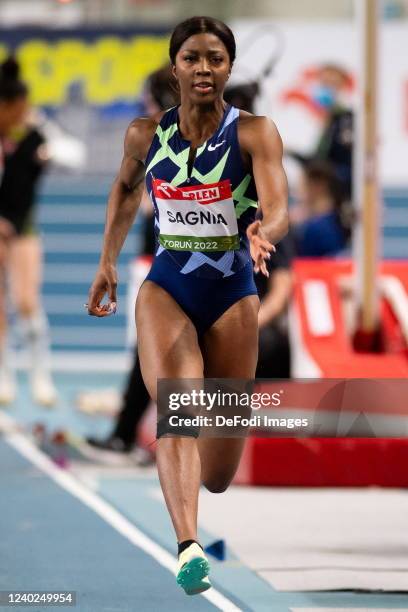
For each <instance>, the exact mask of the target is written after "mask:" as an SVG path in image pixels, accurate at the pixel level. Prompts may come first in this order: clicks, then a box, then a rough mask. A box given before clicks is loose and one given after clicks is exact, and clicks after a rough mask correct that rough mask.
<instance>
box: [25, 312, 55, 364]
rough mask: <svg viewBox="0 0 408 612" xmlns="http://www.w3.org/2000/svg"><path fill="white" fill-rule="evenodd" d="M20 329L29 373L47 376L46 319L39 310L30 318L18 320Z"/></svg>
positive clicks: (48, 349) (48, 351) (48, 352)
mask: <svg viewBox="0 0 408 612" xmlns="http://www.w3.org/2000/svg"><path fill="white" fill-rule="evenodd" d="M20 329H21V332H22V336H23V341H24V344H25V345H26V346H27V349H28V353H29V365H30V369H31V373H32V374H33V375H35V374H39V373H41V374H49V372H50V361H51V360H50V336H49V327H48V321H47V317H46V315H45V313H44V311H43V310H42V309H41V310H40V311H38V312H37V313H36V314H34V315H32V316H30V317H24V318H21V319H20Z"/></svg>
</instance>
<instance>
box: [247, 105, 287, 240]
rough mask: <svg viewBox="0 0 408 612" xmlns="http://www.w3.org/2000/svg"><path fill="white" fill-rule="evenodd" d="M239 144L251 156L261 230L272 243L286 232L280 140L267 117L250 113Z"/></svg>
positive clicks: (284, 179)
mask: <svg viewBox="0 0 408 612" xmlns="http://www.w3.org/2000/svg"><path fill="white" fill-rule="evenodd" d="M242 136H243V138H242V140H241V138H240V140H241V142H242V144H243V145H244V148H245V149H246V151H247V152H248V153H249V155H250V156H251V160H252V172H253V175H254V179H255V184H256V190H257V193H258V199H259V203H260V206H261V210H262V225H261V227H262V230H263V233H264V235H265V238H266V239H267V240H269V242H271V243H272V244H276V243H277V242H279V241H280V240H281V239H282V238H283V237H284V236H285V235H286V234H287V232H288V229H289V220H288V183H287V180H286V174H285V171H284V169H283V166H282V155H283V146H282V140H281V137H280V135H279V132H278V130H277V128H276V126H275V124H274V123H273V122H272V121H271V120H270V119H268V118H267V117H251V118H250V119H249V120H247V126H246V128H245V129H244V130H242Z"/></svg>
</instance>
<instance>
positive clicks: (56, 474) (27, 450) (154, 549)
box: [0, 413, 242, 612]
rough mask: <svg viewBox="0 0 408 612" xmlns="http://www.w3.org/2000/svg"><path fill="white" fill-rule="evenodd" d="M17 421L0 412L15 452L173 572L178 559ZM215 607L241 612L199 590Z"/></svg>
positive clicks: (0, 421)
mask: <svg viewBox="0 0 408 612" xmlns="http://www.w3.org/2000/svg"><path fill="white" fill-rule="evenodd" d="M16 429H17V424H16V422H15V421H14V420H13V419H12V418H11V417H9V416H8V415H5V414H1V413H0V431H3V432H4V434H5V435H4V439H5V441H6V442H7V443H8V444H9V445H10V446H12V447H13V448H14V449H15V450H16V451H17V452H19V453H20V454H21V455H23V457H25V458H26V459H27V460H28V461H29V462H30V463H32V464H33V465H35V466H36V467H37V468H38V469H39V470H41V471H42V472H44V474H46V475H47V476H49V477H50V478H51V479H52V480H53V481H54V482H56V483H57V484H58V485H59V486H60V487H61V488H62V489H64V490H65V491H67V492H68V493H70V494H71V495H73V496H74V497H76V498H77V499H79V500H80V501H81V502H82V503H83V504H84V505H85V506H88V508H90V509H91V510H93V511H94V512H95V513H96V514H98V515H99V516H100V517H101V518H102V519H103V520H104V521H105V522H106V523H108V524H109V525H110V526H111V527H113V528H114V529H115V530H116V531H118V532H119V533H120V534H121V535H123V536H124V537H125V538H126V539H127V540H129V542H131V543H132V544H134V545H135V546H137V547H138V548H140V549H142V550H143V551H144V552H145V553H146V554H148V555H150V556H151V557H153V558H154V559H155V560H156V561H157V562H158V563H159V564H160V565H161V566H163V567H164V568H166V569H167V570H169V572H171V573H172V574H173V575H175V573H176V569H177V562H176V560H175V558H174V557H173V556H172V555H171V554H170V553H169V552H167V550H166V549H164V548H162V547H161V546H160V545H159V544H157V543H156V542H154V541H153V540H151V539H150V538H149V537H148V536H147V535H145V534H144V533H143V532H142V531H140V530H139V529H138V528H137V527H136V526H135V525H133V523H131V522H130V521H129V520H128V519H127V518H125V517H124V516H123V515H122V514H121V513H120V512H119V511H118V510H116V508H114V507H113V506H111V504H109V503H108V502H107V501H105V500H104V499H102V498H101V497H99V495H97V494H96V493H94V492H93V491H90V490H89V489H87V488H86V486H85V485H83V484H82V483H81V482H79V481H78V480H76V479H75V478H74V476H72V474H70V473H69V472H66V471H63V470H62V469H61V468H59V467H57V466H56V465H55V464H54V463H53V462H52V461H51V459H49V458H48V457H47V455H45V453H43V452H42V451H40V450H39V449H38V448H37V447H36V446H35V445H34V444H33V443H32V442H31V441H30V440H29V439H28V438H27V437H26V436H24V435H23V434H22V433H15V432H16ZM201 595H202V597H205V598H206V599H207V600H208V601H209V602H210V603H212V604H213V605H214V606H215V607H216V608H218V609H219V610H222V611H224V610H225V611H226V612H242V610H241V608H238V607H237V606H236V605H235V604H234V603H233V602H232V601H230V600H229V599H228V598H227V597H225V595H223V594H222V593H220V592H219V591H217V590H216V589H215V588H214V587H213V588H212V589H211V590H209V591H206V592H204V593H201Z"/></svg>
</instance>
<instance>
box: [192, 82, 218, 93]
mask: <svg viewBox="0 0 408 612" xmlns="http://www.w3.org/2000/svg"><path fill="white" fill-rule="evenodd" d="M193 87H194V89H197V90H198V91H201V92H202V93H208V92H210V91H212V90H213V89H214V85H213V84H212V83H209V82H208V81H200V82H199V83H194V85H193Z"/></svg>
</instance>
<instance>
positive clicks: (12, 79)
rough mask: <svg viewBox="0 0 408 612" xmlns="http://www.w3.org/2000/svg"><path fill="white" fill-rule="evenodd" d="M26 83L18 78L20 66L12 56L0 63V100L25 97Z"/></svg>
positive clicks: (26, 91)
mask: <svg viewBox="0 0 408 612" xmlns="http://www.w3.org/2000/svg"><path fill="white" fill-rule="evenodd" d="M27 94H28V87H27V85H26V84H25V83H24V82H23V81H21V80H20V67H19V65H18V63H17V62H16V60H15V59H14V58H13V57H9V58H7V59H6V60H5V61H4V62H3V63H2V64H1V65H0V100H3V101H6V102H12V101H14V100H16V99H17V98H25V96H27Z"/></svg>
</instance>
